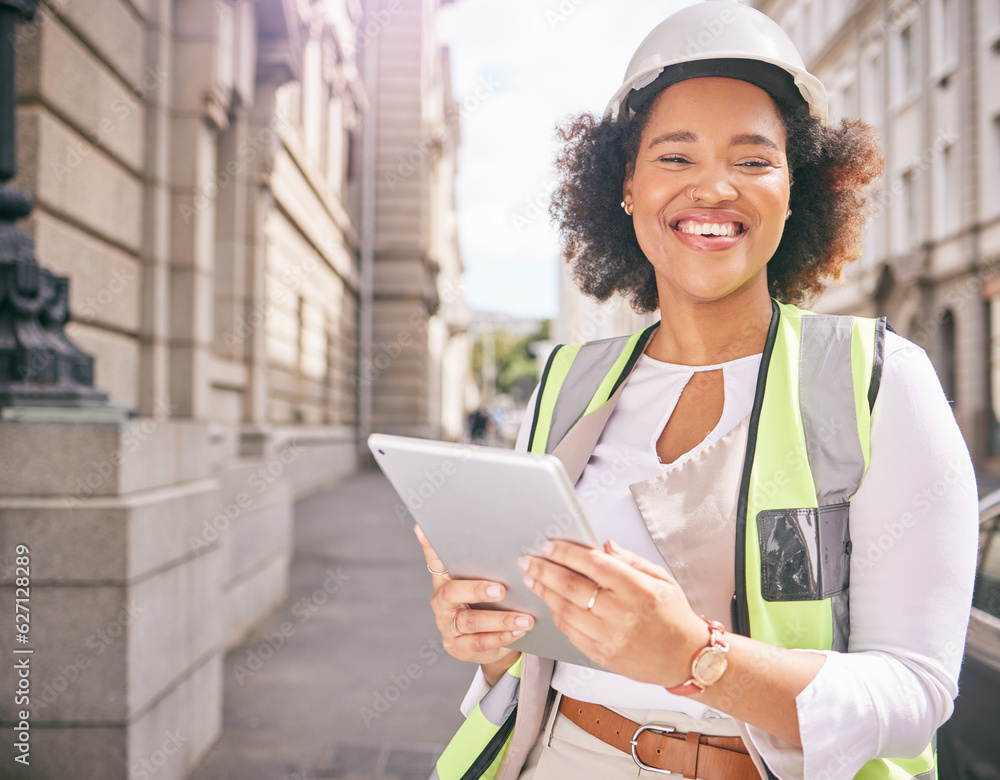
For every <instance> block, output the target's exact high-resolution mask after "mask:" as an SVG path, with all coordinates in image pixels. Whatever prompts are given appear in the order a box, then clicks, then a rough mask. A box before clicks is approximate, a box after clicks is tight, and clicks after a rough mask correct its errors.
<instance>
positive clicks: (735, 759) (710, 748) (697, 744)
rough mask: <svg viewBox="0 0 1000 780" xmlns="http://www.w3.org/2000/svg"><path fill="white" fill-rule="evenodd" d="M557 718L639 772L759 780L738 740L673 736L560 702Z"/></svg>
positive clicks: (601, 710) (596, 707) (595, 707)
mask: <svg viewBox="0 0 1000 780" xmlns="http://www.w3.org/2000/svg"><path fill="white" fill-rule="evenodd" d="M559 712H560V713H561V714H563V715H565V716H566V717H567V718H569V719H570V720H571V721H573V723H575V724H576V725H577V726H579V727H580V728H582V729H583V730H584V731H586V732H587V733H588V734H590V735H591V736H594V737H597V738H598V739H599V740H601V741H602V742H606V743H607V744H609V745H611V747H614V748H618V749H619V750H620V751H622V752H623V753H628V754H629V755H631V756H632V759H633V760H634V761H635V763H636V765H637V766H638V767H639V768H640V769H646V770H648V771H650V772H663V773H667V772H674V773H677V774H682V775H684V777H688V778H699V780H760V775H759V774H758V772H757V767H755V766H754V763H753V760H752V759H751V758H750V755H749V754H748V753H747V749H746V746H745V745H744V744H743V740H742V739H740V738H739V737H706V736H702V735H701V734H698V733H697V732H695V731H689V732H688V733H687V734H677V733H674V730H673V729H672V728H670V727H669V726H643V725H641V724H639V723H636V722H634V721H631V720H629V719H628V718H623V717H622V716H621V715H619V714H618V713H616V712H613V711H612V710H609V709H608V708H607V707H602V706H601V705H600V704H589V703H587V702H583V701H577V700H576V699H571V698H569V697H568V696H563V697H562V701H560V702H559Z"/></svg>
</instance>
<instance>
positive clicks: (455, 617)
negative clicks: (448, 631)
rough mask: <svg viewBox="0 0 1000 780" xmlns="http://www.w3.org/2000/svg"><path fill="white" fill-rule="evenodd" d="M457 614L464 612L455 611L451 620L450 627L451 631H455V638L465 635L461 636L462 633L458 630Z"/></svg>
mask: <svg viewBox="0 0 1000 780" xmlns="http://www.w3.org/2000/svg"><path fill="white" fill-rule="evenodd" d="M459 612H464V610H461V609H457V610H455V616H454V617H453V618H452V619H451V627H452V628H453V629H454V630H455V636H456V637H459V636H465V635H464V634H463V633H462V632H461V631H460V630H459V628H458V613H459Z"/></svg>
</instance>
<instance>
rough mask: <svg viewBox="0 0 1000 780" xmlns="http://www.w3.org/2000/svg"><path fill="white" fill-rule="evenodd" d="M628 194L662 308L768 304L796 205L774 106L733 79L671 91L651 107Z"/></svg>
mask: <svg viewBox="0 0 1000 780" xmlns="http://www.w3.org/2000/svg"><path fill="white" fill-rule="evenodd" d="M624 196H625V202H626V205H627V206H628V210H629V211H631V212H632V215H633V216H632V219H633V224H634V227H635V233H636V238H637V239H638V241H639V246H640V247H642V250H643V252H644V253H645V255H646V257H647V258H649V261H650V262H651V263H652V264H653V267H654V269H655V271H656V281H657V290H658V293H659V299H660V306H661V309H666V308H667V307H669V306H670V305H671V304H672V303H675V302H676V303H679V302H681V301H684V300H686V301H690V302H712V301H719V300H723V299H726V298H728V297H730V296H732V295H734V294H736V293H739V294H744V293H748V294H751V295H758V296H759V295H763V296H764V297H765V299H766V298H767V295H768V293H767V275H766V266H767V261H768V260H769V259H770V258H771V255H773V254H774V251H775V250H776V249H777V248H778V243H779V242H780V241H781V233H782V231H783V229H784V226H785V218H786V213H787V210H788V199H789V175H788V166H787V161H786V159H785V126H784V123H783V122H782V119H781V115H780V113H779V112H778V109H777V107H776V106H775V104H774V101H772V100H771V97H770V96H769V95H768V94H767V93H766V92H765V91H764V90H762V89H761V88H760V87H756V86H754V85H753V84H749V83H747V82H745V81H739V80H736V79H727V78H714V77H713V78H696V79H688V80H686V81H681V82H678V83H677V84H674V85H672V86H670V87H667V88H666V89H665V90H663V92H661V93H660V94H659V95H658V96H657V98H656V100H655V102H654V103H653V105H652V107H651V108H650V113H649V117H648V119H647V121H646V126H645V127H644V128H643V131H642V137H641V138H640V141H639V151H638V155H637V158H636V161H635V166H634V169H633V170H632V171H631V175H629V176H628V178H627V179H626V181H625V186H624Z"/></svg>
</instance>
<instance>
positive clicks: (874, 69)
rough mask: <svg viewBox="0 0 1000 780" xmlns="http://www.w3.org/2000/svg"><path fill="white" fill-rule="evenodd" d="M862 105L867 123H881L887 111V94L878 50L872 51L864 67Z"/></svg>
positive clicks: (866, 57)
mask: <svg viewBox="0 0 1000 780" xmlns="http://www.w3.org/2000/svg"><path fill="white" fill-rule="evenodd" d="M861 104H862V108H861V111H862V115H863V116H864V118H865V121H867V122H871V123H872V124H877V123H879V122H881V120H882V113H883V112H884V111H885V94H884V90H883V73H882V55H881V53H880V52H879V51H877V50H873V51H870V52H869V53H868V54H867V56H865V59H864V64H863V65H862V78H861Z"/></svg>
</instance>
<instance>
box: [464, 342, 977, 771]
mask: <svg viewBox="0 0 1000 780" xmlns="http://www.w3.org/2000/svg"><path fill="white" fill-rule="evenodd" d="M885 347H886V349H885V363H884V366H883V371H882V381H881V385H880V388H879V395H878V400H877V401H876V403H875V407H874V409H873V412H872V434H871V460H870V464H869V468H868V471H867V473H866V475H865V478H864V481H863V482H862V484H861V486H860V488H859V489H858V492H857V493H856V494H855V496H854V498H853V499H852V501H851V540H852V545H853V554H852V556H851V591H850V610H851V635H850V646H849V652H848V653H836V652H825V653H824V655H826V656H827V659H826V663H824V665H823V667H822V668H821V669H820V671H819V673H818V674H817V675H816V677H815V679H814V680H813V681H812V682H811V683H810V684H809V685H808V686H806V688H805V689H804V690H803V691H802V692H801V693H800V694H799V696H798V697H797V699H796V705H797V709H798V718H799V732H800V735H801V738H802V744H803V747H802V748H798V747H796V746H794V745H791V744H789V743H787V742H784V741H783V740H780V739H777V738H775V737H772V736H771V735H770V734H767V733H766V732H764V731H762V730H761V729H758V728H756V727H753V726H749V727H748V728H749V733H750V736H751V739H752V740H753V742H754V745H755V747H756V748H757V749H758V751H759V752H760V754H761V756H762V757H763V759H764V760H765V762H766V763H767V765H768V767H769V768H770V769H771V771H772V772H774V773H775V775H777V776H778V777H779V778H781V780H791V778H802V777H817V776H824V777H830V778H840V777H844V778H850V777H853V776H854V775H855V774H856V773H857V772H858V771H859V770H860V768H861V766H862V765H863V764H864V763H865V762H866V761H868V760H869V759H872V758H893V757H895V758H904V757H910V756H914V755H916V754H918V753H919V752H921V751H922V750H923V749H924V748H925V747H926V745H927V743H928V742H929V741H930V738H931V735H932V734H933V732H934V731H935V730H936V729H937V728H938V727H939V726H940V725H941V724H942V723H943V722H944V721H945V720H947V718H948V717H949V716H950V715H951V712H952V706H953V704H952V701H953V699H954V697H955V696H956V694H957V692H958V685H957V682H958V673H959V668H960V666H961V660H962V651H963V647H964V642H965V631H966V627H967V623H968V619H969V607H970V603H971V597H972V583H973V577H974V573H975V562H976V548H977V542H978V516H979V513H978V497H977V492H976V483H975V475H974V472H973V469H972V463H971V461H970V458H969V453H968V449H967V447H966V445H965V441H964V439H963V438H962V435H961V432H960V431H959V428H958V425H957V424H956V422H955V418H954V415H953V414H952V412H951V408H950V406H949V405H948V401H947V399H946V398H945V396H944V393H943V392H942V390H941V385H940V382H939V381H938V378H937V374H936V373H935V371H934V367H933V366H932V365H931V363H930V361H929V360H928V358H927V355H926V354H925V353H924V351H923V350H922V349H920V348H919V347H917V346H916V345H914V344H912V343H911V342H909V341H907V340H905V339H903V338H901V337H899V336H897V335H895V334H892V333H888V334H886V345H885ZM759 363H760V356H759V355H755V356H751V357H747V358H741V359H739V360H735V361H732V362H729V363H725V364H721V365H718V366H704V367H697V368H695V367H690V366H679V365H673V364H668V363H662V362H660V361H656V360H653V359H652V358H649V357H648V356H645V355H643V356H642V358H641V359H640V361H639V363H638V364H637V365H636V368H635V370H634V371H633V372H632V375H631V376H630V377H629V379H628V380H627V382H626V384H625V387H624V389H623V390H622V394H621V396H620V398H619V401H618V405H617V407H616V408H615V411H614V412H613V414H612V415H611V418H610V419H609V420H608V423H607V426H606V427H605V429H604V431H603V433H602V435H601V438H600V441H599V442H598V444H597V447H596V448H595V450H594V453H593V456H592V457H591V459H590V462H589V463H588V465H587V468H586V469H585V470H584V472H583V475H582V476H581V478H580V481H579V482H578V484H577V492H578V493H579V495H580V496H581V499H582V502H583V504H584V508H585V511H586V512H587V515H588V518H589V519H590V521H591V524H592V525H593V526H594V530H595V532H596V533H597V536H598V537H599V538H601V539H602V540H604V539H608V538H614V540H615V541H616V542H617V543H618V544H620V545H621V546H622V547H625V548H628V549H631V550H633V551H634V552H636V553H638V554H640V555H643V556H644V557H646V558H647V559H649V560H651V561H653V562H654V563H656V564H658V565H660V566H664V567H666V565H665V563H664V561H663V559H662V557H661V556H660V555H659V553H658V551H657V550H656V547H655V546H654V545H653V542H652V540H651V539H650V537H649V533H648V531H647V530H646V527H645V524H644V523H643V521H642V517H641V516H640V514H639V510H638V508H637V507H636V505H635V502H634V499H633V498H632V495H631V493H630V491H629V489H628V486H629V485H630V484H633V483H635V482H640V481H643V480H646V479H649V478H650V477H653V476H656V475H657V474H659V473H662V472H663V471H664V470H666V469H670V468H671V467H675V466H676V465H678V464H679V463H681V462H683V461H684V460H686V459H687V458H689V457H691V456H693V455H694V454H696V453H697V452H699V451H701V450H702V449H704V448H705V447H706V446H708V445H709V444H710V443H712V442H714V441H717V440H718V439H720V438H722V437H723V436H724V435H725V434H726V433H728V432H729V431H730V430H732V429H733V428H734V427H735V426H736V425H737V424H739V422H740V421H741V420H742V419H743V418H744V417H746V415H747V414H748V413H749V412H750V409H751V406H752V404H753V395H754V389H755V384H756V376H757V370H758V367H759ZM718 368H721V369H722V371H723V376H724V381H725V404H724V408H723V412H722V417H721V419H720V421H719V423H718V425H717V426H716V427H715V429H714V430H713V431H712V433H711V434H709V436H708V437H706V439H705V440H704V441H703V442H702V443H701V444H699V445H698V446H697V447H695V448H694V449H693V450H691V451H690V452H689V453H687V454H686V455H684V456H682V457H681V458H680V459H678V460H677V461H675V463H674V464H666V465H664V464H661V463H660V462H659V459H658V458H657V455H656V441H657V439H658V438H659V435H660V433H661V432H662V430H663V427H664V425H665V424H666V421H667V420H668V419H669V417H670V414H671V412H672V411H673V409H674V406H675V405H676V403H677V401H678V399H679V398H680V395H681V392H682V391H683V389H684V387H685V385H686V384H687V382H688V380H689V379H690V378H691V376H692V375H693V374H694V372H695V371H704V370H712V369H718ZM536 392H537V391H536ZM534 403H535V399H534V398H532V401H531V403H530V404H529V408H528V413H527V414H526V416H525V420H526V423H525V425H524V426H523V427H522V429H521V432H520V436H519V437H518V443H517V449H522V450H523V449H525V448H526V446H527V437H528V430H529V428H530V420H531V418H532V412H533V410H534ZM609 469H610V470H611V471H609ZM609 473H613V474H614V477H615V478H614V479H609V478H608V476H607V475H608V474H609ZM602 478H603V479H602ZM799 652H818V651H805V650H804V651H799ZM552 685H553V687H554V688H556V689H557V690H559V691H562V692H563V693H565V694H567V695H570V696H572V697H573V698H577V699H582V700H585V701H592V702H596V703H599V704H603V705H605V706H611V707H623V708H634V709H662V710H674V711H678V712H684V713H687V714H689V715H691V716H693V717H696V718H707V717H726V716H725V715H724V714H723V713H718V712H715V711H712V710H711V709H709V708H708V707H706V706H705V705H703V704H701V703H699V702H696V701H692V700H691V699H689V698H687V697H682V696H673V695H671V694H669V693H667V692H666V691H665V690H664V689H663V688H661V687H659V686H656V685H650V684H646V683H638V682H635V681H634V680H630V679H628V678H625V677H621V676H619V675H615V674H611V673H610V672H600V671H595V670H592V669H585V668H583V667H577V666H574V665H572V664H566V663H559V664H557V666H556V672H555V675H554V677H553V681H552ZM487 689H488V686H487V685H486V682H485V680H484V679H483V677H482V673H481V671H480V673H479V674H477V676H476V680H475V681H474V682H473V685H472V688H471V689H470V690H469V693H468V695H467V696H466V699H465V701H464V702H463V705H462V710H463V712H465V713H466V714H468V712H470V711H471V709H472V708H473V707H474V706H475V704H476V702H477V701H478V700H479V699H480V698H481V697H482V695H483V694H484V693H485V692H486V690H487Z"/></svg>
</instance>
